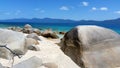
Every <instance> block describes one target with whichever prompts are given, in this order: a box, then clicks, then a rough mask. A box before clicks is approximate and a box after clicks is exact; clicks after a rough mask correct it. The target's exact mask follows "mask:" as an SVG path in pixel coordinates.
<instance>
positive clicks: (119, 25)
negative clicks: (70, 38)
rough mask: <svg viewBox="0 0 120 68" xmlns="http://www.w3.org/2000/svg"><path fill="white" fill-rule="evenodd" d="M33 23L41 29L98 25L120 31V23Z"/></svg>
mask: <svg viewBox="0 0 120 68" xmlns="http://www.w3.org/2000/svg"><path fill="white" fill-rule="evenodd" d="M25 24H28V23H0V28H7V27H11V26H16V27H18V26H19V27H24V25H25ZM29 24H30V25H32V27H33V28H38V29H41V30H45V29H52V30H55V31H65V32H66V31H69V30H70V29H72V28H73V27H75V26H78V25H98V26H102V27H106V28H110V29H112V30H114V31H116V32H118V33H120V23H117V24H116V23H91V24H85V23H29Z"/></svg>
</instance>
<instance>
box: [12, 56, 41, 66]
mask: <svg viewBox="0 0 120 68" xmlns="http://www.w3.org/2000/svg"><path fill="white" fill-rule="evenodd" d="M41 65H42V60H41V59H40V58H38V57H36V56H33V57H31V58H29V59H27V60H24V61H22V62H20V63H18V64H16V65H14V66H13V68H38V67H40V66H41Z"/></svg>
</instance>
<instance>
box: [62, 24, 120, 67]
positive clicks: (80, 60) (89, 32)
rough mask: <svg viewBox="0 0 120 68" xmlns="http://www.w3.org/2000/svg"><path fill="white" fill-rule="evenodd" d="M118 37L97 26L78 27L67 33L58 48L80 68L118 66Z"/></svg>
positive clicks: (119, 60) (119, 37) (119, 53)
mask: <svg viewBox="0 0 120 68" xmlns="http://www.w3.org/2000/svg"><path fill="white" fill-rule="evenodd" d="M119 45H120V35H119V34H117V33H116V32H114V31H112V30H110V29H107V28H103V27H99V26H78V27H75V28H73V29H72V30H70V31H68V32H67V33H66V34H65V36H64V37H63V38H62V40H61V43H60V46H61V49H62V51H63V52H64V53H65V54H66V55H68V56H69V57H70V58H71V59H72V60H73V61H74V62H75V63H76V64H78V65H79V66H80V67H81V68H115V67H117V66H120V59H119V57H120V51H119V50H120V46H119Z"/></svg>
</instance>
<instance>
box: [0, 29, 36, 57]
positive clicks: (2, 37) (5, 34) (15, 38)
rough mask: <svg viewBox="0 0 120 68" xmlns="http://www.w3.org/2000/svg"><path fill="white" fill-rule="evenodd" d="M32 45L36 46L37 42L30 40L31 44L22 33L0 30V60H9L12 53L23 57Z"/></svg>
mask: <svg viewBox="0 0 120 68" xmlns="http://www.w3.org/2000/svg"><path fill="white" fill-rule="evenodd" d="M34 44H37V41H36V40H34V39H32V42H31V41H30V39H29V38H26V36H25V35H24V34H23V33H20V32H15V31H11V30H6V29H0V58H5V59H11V58H12V57H13V53H14V54H16V55H23V54H25V53H26V52H27V50H28V48H29V47H31V46H32V45H34ZM3 46H4V47H3ZM8 48H9V49H8ZM10 50H11V51H12V52H13V53H12V52H11V51H10Z"/></svg>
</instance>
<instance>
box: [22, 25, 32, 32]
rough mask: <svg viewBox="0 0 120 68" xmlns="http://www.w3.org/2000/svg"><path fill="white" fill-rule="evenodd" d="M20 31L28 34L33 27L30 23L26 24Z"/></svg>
mask: <svg viewBox="0 0 120 68" xmlns="http://www.w3.org/2000/svg"><path fill="white" fill-rule="evenodd" d="M22 31H23V33H27V34H30V33H33V28H32V26H31V25H29V24H26V25H25V26H24V28H23V30H22Z"/></svg>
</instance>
